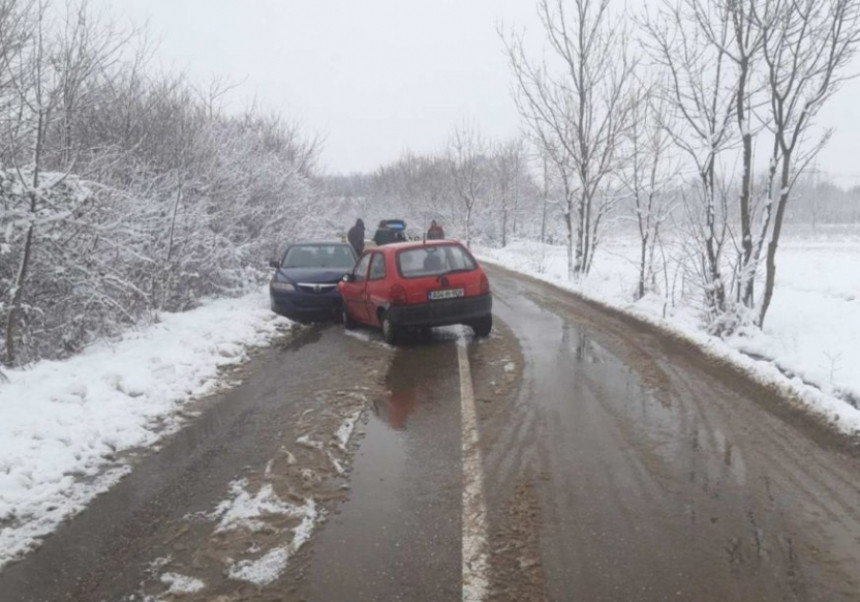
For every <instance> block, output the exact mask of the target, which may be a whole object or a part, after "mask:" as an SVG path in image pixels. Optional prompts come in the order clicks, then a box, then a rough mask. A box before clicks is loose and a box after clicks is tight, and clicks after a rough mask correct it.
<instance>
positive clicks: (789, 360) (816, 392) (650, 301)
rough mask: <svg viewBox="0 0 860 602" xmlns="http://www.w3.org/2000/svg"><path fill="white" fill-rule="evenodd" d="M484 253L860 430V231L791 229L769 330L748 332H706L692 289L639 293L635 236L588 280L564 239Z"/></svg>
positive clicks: (600, 260) (613, 245) (612, 250)
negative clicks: (571, 271)
mask: <svg viewBox="0 0 860 602" xmlns="http://www.w3.org/2000/svg"><path fill="white" fill-rule="evenodd" d="M476 252H477V255H478V257H479V258H480V259H482V260H484V261H490V262H494V263H498V264H499V265H502V266H504V267H507V268H509V269H512V270H515V271H518V272H522V273H525V274H529V275H531V276H534V277H536V278H539V279H541V280H544V281H546V282H550V283H552V284H556V285H558V286H560V287H562V288H565V289H568V290H572V291H575V292H577V293H579V294H581V295H583V296H585V297H587V298H589V299H592V300H594V301H598V302H600V303H604V304H606V305H608V306H611V307H613V308H616V309H620V310H623V311H626V312H628V313H631V314H634V315H636V316H637V317H639V318H641V319H644V320H646V321H648V322H651V323H653V324H655V325H658V326H660V327H661V328H664V329H667V330H669V331H671V332H673V333H675V334H677V335H680V336H683V337H684V338H686V339H688V340H691V341H693V342H695V343H697V344H698V345H699V346H701V347H703V348H704V349H706V351H707V352H708V353H710V354H711V355H713V356H716V357H720V358H722V359H724V360H728V361H731V362H733V363H734V364H735V365H738V366H740V367H742V368H743V369H744V370H745V371H746V372H747V373H748V374H750V376H751V377H752V378H755V379H756V380H758V381H759V382H762V383H764V384H768V385H776V386H778V387H780V388H782V389H783V390H784V391H786V392H787V393H790V394H793V395H794V396H796V397H797V398H799V399H800V401H801V403H803V404H805V405H806V406H808V407H809V408H810V409H812V410H813V411H815V412H817V413H818V414H820V415H822V416H824V417H825V418H826V419H827V420H829V421H830V422H831V423H833V424H834V425H836V426H837V428H839V429H840V430H841V431H843V432H845V433H849V434H853V433H857V432H858V431H860V410H858V409H857V408H856V407H854V406H855V405H856V404H857V403H860V370H858V369H857V368H858V366H860V345H858V344H857V341H858V340H860V268H858V266H860V232H851V231H840V232H837V233H834V232H829V231H826V230H825V231H822V232H820V233H817V234H816V233H805V234H803V235H793V236H788V237H785V238H784V240H783V241H782V243H781V245H780V254H779V256H778V258H777V279H776V285H775V292H774V298H773V302H772V304H771V307H770V310H769V313H768V316H767V318H766V320H765V327H764V329H763V330H762V331H757V330H753V329H750V330H746V331H742V332H740V333H738V334H736V335H734V336H733V337H731V338H729V339H727V340H722V339H719V338H716V337H713V336H709V335H708V334H706V333H705V332H704V330H703V327H702V323H701V320H700V318H699V308H698V306H697V304H696V303H697V300H695V299H693V298H692V295H687V296H684V295H679V294H676V295H675V297H676V298H679V299H681V301H678V302H676V304H675V305H674V306H673V305H672V304H671V303H669V302H668V300H667V298H665V297H662V296H658V295H654V294H649V295H646V296H645V297H644V298H643V299H641V300H639V301H637V302H634V301H633V296H634V292H635V289H636V283H637V280H638V263H637V261H638V253H639V247H638V241H636V240H635V239H634V238H623V237H616V238H613V239H609V240H607V241H606V242H605V243H604V245H603V247H602V248H601V249H600V250H598V253H597V255H596V256H595V260H594V265H593V269H592V272H591V273H590V274H589V276H588V277H587V278H585V279H584V280H583V281H581V282H571V281H570V280H569V279H568V278H567V262H566V250H565V248H564V247H559V246H551V245H542V244H540V243H536V242H531V241H520V242H516V243H513V244H511V245H508V246H507V247H506V248H504V249H489V248H479V249H476ZM663 277H664V278H665V279H666V280H668V285H669V289H670V290H671V289H672V288H673V287H680V286H681V285H680V284H679V278H676V276H675V274H673V273H672V270H671V269H670V270H668V271H667V272H666V273H665V274H664V275H663ZM663 287H664V288H666V287H665V284H663ZM676 292H677V291H676ZM685 297H686V298H687V299H688V300H687V301H686V302H685V301H684V300H683V299H684V298H685ZM809 385H813V386H809Z"/></svg>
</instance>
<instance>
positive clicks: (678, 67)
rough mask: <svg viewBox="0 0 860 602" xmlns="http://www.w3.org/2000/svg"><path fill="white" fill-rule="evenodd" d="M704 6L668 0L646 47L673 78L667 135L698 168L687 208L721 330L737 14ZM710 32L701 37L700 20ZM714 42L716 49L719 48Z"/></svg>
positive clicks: (650, 27)
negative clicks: (723, 168)
mask: <svg viewBox="0 0 860 602" xmlns="http://www.w3.org/2000/svg"><path fill="white" fill-rule="evenodd" d="M702 6H703V5H702V4H701V3H700V0H679V1H678V2H677V3H676V4H672V3H671V0H666V2H665V3H664V5H663V6H662V8H661V9H660V10H659V11H658V12H657V13H656V14H654V15H649V16H647V17H646V19H645V21H644V23H643V27H644V29H645V32H646V40H645V44H646V48H647V50H648V51H649V53H650V55H651V57H652V59H653V60H654V62H655V63H656V64H657V65H659V66H662V67H663V69H664V70H665V72H666V73H667V76H666V77H667V85H666V86H665V88H664V90H663V94H664V96H665V101H666V102H667V104H668V106H670V107H673V108H674V113H675V115H674V116H673V117H674V118H673V119H672V120H671V121H670V122H668V123H667V127H666V131H667V132H668V133H669V135H670V137H671V139H672V141H673V143H674V144H675V146H676V147H677V148H679V149H680V150H681V151H682V152H683V153H684V154H685V155H686V156H687V157H688V159H689V160H690V161H691V162H692V164H693V166H694V169H695V172H696V180H697V184H698V185H697V187H696V191H697V196H698V198H697V199H696V201H695V202H693V203H691V202H690V199H689V196H688V195H685V197H687V199H688V200H687V202H686V213H687V216H688V217H689V220H690V225H691V226H692V232H691V234H692V236H693V237H694V239H695V240H696V241H698V242H699V243H700V244H699V250H698V252H697V255H698V263H700V266H698V267H699V272H700V273H701V276H702V278H703V282H702V288H703V291H704V294H705V306H706V313H707V314H708V316H709V321H710V322H711V323H712V324H714V323H717V322H718V321H719V320H720V319H721V317H722V316H723V314H724V312H725V311H726V303H727V298H726V282H725V281H724V278H723V266H722V255H723V248H724V245H725V241H726V234H727V230H728V202H727V191H726V189H725V187H724V186H723V185H721V180H723V178H721V177H720V174H719V173H718V172H719V157H720V155H721V154H723V153H725V152H726V151H727V150H729V149H730V148H731V145H732V143H733V139H732V130H731V126H732V121H733V120H734V119H735V107H736V104H735V102H736V100H737V80H736V77H734V75H733V74H732V73H730V72H729V63H730V58H729V57H728V55H727V53H726V50H725V49H726V48H727V47H728V46H729V43H730V39H731V35H732V27H731V18H730V17H731V14H730V12H729V11H727V10H726V9H725V7H721V6H718V5H707V6H706V8H704V9H702V10H704V11H705V12H704V13H703V14H704V15H706V17H703V16H702V13H700V12H699V9H700V8H701V7H702ZM703 20H705V21H706V22H707V23H706V24H707V31H706V32H703V31H702V21H703ZM714 40H715V41H716V43H715V42H714Z"/></svg>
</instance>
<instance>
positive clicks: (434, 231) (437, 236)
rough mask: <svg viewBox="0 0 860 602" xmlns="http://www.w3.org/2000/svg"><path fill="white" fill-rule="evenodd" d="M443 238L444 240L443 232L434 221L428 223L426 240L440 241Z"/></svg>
mask: <svg viewBox="0 0 860 602" xmlns="http://www.w3.org/2000/svg"><path fill="white" fill-rule="evenodd" d="M443 238H445V231H444V230H443V229H442V226H440V225H439V224H437V223H436V220H435V219H434V220H433V221H431V222H430V229H429V230H427V240H441V239H443Z"/></svg>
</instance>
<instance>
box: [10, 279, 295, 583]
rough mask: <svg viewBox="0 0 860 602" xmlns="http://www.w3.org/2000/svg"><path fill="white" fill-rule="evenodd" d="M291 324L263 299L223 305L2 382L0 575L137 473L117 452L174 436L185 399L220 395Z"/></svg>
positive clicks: (170, 317)
mask: <svg viewBox="0 0 860 602" xmlns="http://www.w3.org/2000/svg"><path fill="white" fill-rule="evenodd" d="M287 325H289V321H288V320H286V319H284V318H280V317H277V316H275V315H274V314H273V313H272V312H271V311H270V309H269V307H268V296H267V294H266V293H265V292H264V291H262V290H261V291H260V292H256V293H253V294H250V295H247V296H245V297H241V298H238V299H221V300H215V301H210V302H207V303H205V304H204V305H203V306H202V307H200V308H198V309H195V310H192V311H189V312H185V313H180V314H169V313H164V314H161V315H160V321H159V323H157V324H153V325H151V326H148V327H146V328H141V329H137V330H133V331H129V332H128V333H126V334H125V335H124V336H123V337H122V338H121V340H119V341H117V342H113V343H100V344H97V345H94V346H92V347H91V348H89V349H87V350H86V351H85V352H83V353H81V354H80V355H77V356H75V357H73V358H70V359H68V360H64V361H43V362H39V363H37V364H34V365H32V366H30V367H28V368H26V369H20V370H12V371H7V372H6V376H7V377H8V379H9V382H8V383H7V384H0V526H2V530H0V566H3V565H4V564H5V563H6V562H8V561H9V560H11V559H12V558H14V557H16V556H17V555H19V554H21V553H22V552H24V551H26V550H28V549H30V548H32V547H34V546H35V545H36V544H37V542H38V539H39V538H40V537H43V536H44V535H46V534H48V533H50V532H51V531H52V530H53V529H54V528H55V527H56V526H57V524H58V523H59V522H60V521H62V520H63V519H64V518H66V517H68V516H70V515H72V514H74V513H76V512H78V511H79V510H81V509H82V508H83V507H84V506H85V505H86V504H87V503H88V502H89V501H90V500H91V499H92V498H93V497H95V496H96V495H98V494H99V493H101V492H103V491H105V490H107V489H108V488H109V487H110V486H111V485H113V484H114V483H115V482H116V481H117V480H118V479H119V478H120V477H121V476H122V475H123V474H125V473H126V472H128V471H129V470H130V469H129V467H128V465H127V463H125V462H123V461H122V460H120V459H119V457H118V454H119V452H122V451H125V450H129V449H131V448H135V447H141V446H148V445H152V444H153V443H155V442H156V441H157V440H158V439H160V438H161V437H163V436H164V435H165V434H167V433H169V432H172V431H174V430H175V429H176V428H178V426H179V424H180V423H181V421H182V415H181V413H180V412H181V410H182V407H183V405H184V404H185V403H186V402H187V401H189V400H190V399H192V398H194V397H197V396H200V395H203V394H206V393H208V392H211V391H213V390H214V389H215V388H216V387H217V386H218V385H219V379H218V368H219V367H220V366H224V365H227V364H235V363H239V362H242V361H243V360H244V359H246V355H245V347H246V346H249V345H262V344H265V343H267V342H268V341H269V340H271V338H272V337H273V336H274V335H275V334H276V333H277V332H278V330H279V329H281V328H284V327H285V326H287Z"/></svg>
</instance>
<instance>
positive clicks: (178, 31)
mask: <svg viewBox="0 0 860 602" xmlns="http://www.w3.org/2000/svg"><path fill="white" fill-rule="evenodd" d="M96 2H100V3H102V4H104V5H105V6H108V7H110V9H109V10H110V12H111V13H112V14H113V16H114V17H116V18H119V19H120V20H129V19H131V20H133V21H134V22H137V23H141V22H143V21H145V20H148V21H149V24H150V27H151V30H152V32H153V33H154V34H155V36H157V37H158V38H159V39H160V40H161V43H160V45H159V49H158V53H157V55H156V59H157V61H158V63H159V64H160V65H161V66H163V67H166V68H174V69H182V70H184V71H186V72H187V73H188V74H189V75H190V76H191V77H192V78H193V79H194V80H199V81H201V82H205V81H208V79H209V78H211V77H212V76H213V75H222V76H225V77H226V78H228V79H229V80H230V81H235V82H243V83H242V86H241V88H240V89H238V90H237V91H234V92H232V93H231V96H230V99H229V102H230V104H231V105H233V106H235V107H239V106H244V105H245V104H247V103H249V102H250V101H251V100H252V99H256V100H257V101H258V103H259V104H260V105H261V106H263V107H267V108H272V109H278V110H281V111H282V112H283V113H284V114H286V115H288V116H290V117H291V118H294V119H296V120H298V121H299V122H300V123H302V124H303V125H304V126H305V127H306V128H307V129H308V130H311V131H313V132H316V133H319V134H321V135H322V136H324V137H325V145H324V149H323V154H322V165H323V167H324V168H325V169H326V171H327V172H329V173H334V172H352V171H369V170H373V169H375V168H376V167H378V166H380V165H382V164H384V163H387V162H390V161H392V160H394V159H396V158H397V156H398V155H400V153H401V152H403V151H404V150H412V151H414V152H430V151H435V150H439V149H440V148H442V147H443V146H444V144H445V142H446V141H447V139H448V137H449V135H450V133H451V131H452V129H453V128H454V127H455V125H457V124H458V123H461V122H462V121H463V120H464V119H468V120H471V121H472V122H474V123H476V124H477V125H478V126H479V127H480V128H481V130H482V131H483V133H484V134H485V135H486V136H487V137H488V138H491V139H502V138H505V137H509V136H513V135H515V134H516V132H517V130H518V127H519V119H518V116H517V113H516V108H515V106H514V104H513V101H512V100H511V77H510V72H509V70H508V65H507V63H506V60H505V56H504V53H503V46H502V42H501V40H500V38H499V36H498V34H497V28H498V26H499V25H500V24H504V25H505V26H506V27H507V28H510V27H516V28H523V27H525V28H527V29H529V30H531V31H537V29H538V27H539V25H538V23H537V17H536V15H535V10H534V2H533V1H532V0H96ZM857 64H858V68H857V70H858V71H860V61H858V63H857ZM858 98H860V82H858V81H857V80H854V81H852V82H850V83H849V84H846V85H845V86H844V88H843V89H842V90H841V91H840V93H839V94H838V95H837V96H836V97H834V98H833V99H832V100H831V101H830V104H829V105H828V106H827V107H826V108H825V109H824V110H823V111H822V114H821V118H820V120H819V121H820V122H821V123H822V124H824V125H827V126H834V127H836V128H837V129H836V132H835V134H834V136H833V138H832V140H831V142H830V145H829V147H828V148H827V149H825V150H824V151H823V153H822V154H821V155H820V159H819V165H820V167H821V168H822V169H824V170H826V171H828V172H830V173H831V174H833V176H834V177H836V178H837V180H838V181H839V182H840V183H843V184H848V183H854V182H860V111H858V108H857V104H858Z"/></svg>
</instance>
